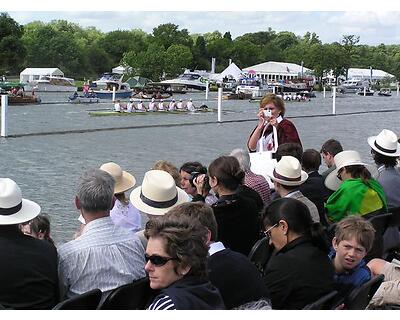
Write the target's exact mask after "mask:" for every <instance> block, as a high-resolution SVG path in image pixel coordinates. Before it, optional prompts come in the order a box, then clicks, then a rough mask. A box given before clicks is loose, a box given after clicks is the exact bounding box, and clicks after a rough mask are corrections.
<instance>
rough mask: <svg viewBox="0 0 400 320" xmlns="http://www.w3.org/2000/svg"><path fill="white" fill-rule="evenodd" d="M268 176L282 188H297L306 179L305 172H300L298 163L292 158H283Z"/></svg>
mask: <svg viewBox="0 0 400 320" xmlns="http://www.w3.org/2000/svg"><path fill="white" fill-rule="evenodd" d="M268 176H269V177H270V178H271V179H272V180H273V181H276V182H278V183H280V184H282V185H284V186H299V185H301V184H302V183H304V182H305V181H306V180H307V179H308V174H307V172H305V171H303V170H301V165H300V161H299V160H297V159H296V158H295V157H292V156H283V157H282V158H281V160H280V161H279V162H278V163H277V164H276V166H275V168H274V171H273V172H272V173H268Z"/></svg>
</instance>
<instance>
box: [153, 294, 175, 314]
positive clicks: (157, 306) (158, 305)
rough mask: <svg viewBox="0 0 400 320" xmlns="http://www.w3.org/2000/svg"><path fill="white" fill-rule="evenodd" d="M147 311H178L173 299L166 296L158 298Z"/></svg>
mask: <svg viewBox="0 0 400 320" xmlns="http://www.w3.org/2000/svg"><path fill="white" fill-rule="evenodd" d="M147 310H176V308H175V304H174V303H173V302H172V300H171V298H170V297H169V296H167V295H165V294H162V295H159V296H157V297H156V298H155V299H154V301H153V302H152V303H151V304H150V305H149V306H148V308H147Z"/></svg>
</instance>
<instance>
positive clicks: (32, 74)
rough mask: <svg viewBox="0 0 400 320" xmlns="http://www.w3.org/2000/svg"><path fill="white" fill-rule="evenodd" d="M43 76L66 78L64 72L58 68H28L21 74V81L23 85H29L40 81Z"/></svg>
mask: <svg viewBox="0 0 400 320" xmlns="http://www.w3.org/2000/svg"><path fill="white" fill-rule="evenodd" d="M41 76H59V77H64V72H62V71H61V70H60V69H58V68H26V69H25V70H23V71H22V72H21V73H20V74H19V81H20V82H21V83H27V82H29V81H34V80H39V79H40V77H41Z"/></svg>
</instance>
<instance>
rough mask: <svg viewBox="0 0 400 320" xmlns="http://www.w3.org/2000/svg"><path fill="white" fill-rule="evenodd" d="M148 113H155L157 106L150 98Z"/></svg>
mask: <svg viewBox="0 0 400 320" xmlns="http://www.w3.org/2000/svg"><path fill="white" fill-rule="evenodd" d="M149 111H157V106H156V103H155V99H154V98H151V102H150V103H149Z"/></svg>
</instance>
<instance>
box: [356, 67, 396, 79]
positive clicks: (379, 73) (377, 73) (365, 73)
mask: <svg viewBox="0 0 400 320" xmlns="http://www.w3.org/2000/svg"><path fill="white" fill-rule="evenodd" d="M370 76H371V69H361V68H349V73H348V78H352V77H363V78H369V77H370ZM372 77H373V78H385V77H390V78H394V75H392V74H390V73H387V72H385V71H383V70H379V69H372Z"/></svg>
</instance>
